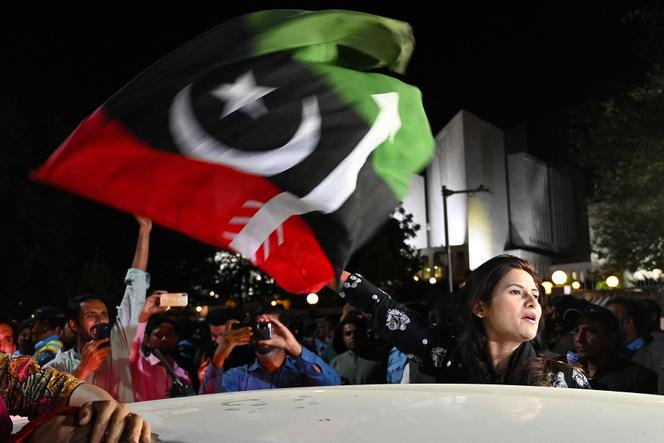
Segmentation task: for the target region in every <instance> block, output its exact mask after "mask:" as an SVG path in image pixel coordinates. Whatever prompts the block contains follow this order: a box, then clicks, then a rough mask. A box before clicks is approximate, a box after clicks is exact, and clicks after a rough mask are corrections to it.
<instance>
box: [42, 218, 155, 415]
mask: <svg viewBox="0 0 664 443" xmlns="http://www.w3.org/2000/svg"><path fill="white" fill-rule="evenodd" d="M136 219H137V220H138V224H139V232H138V243H137V245H136V252H135V254H134V260H133V263H132V265H131V268H130V269H129V271H127V276H126V278H125V283H126V285H127V286H126V289H125V293H124V297H123V298H122V301H121V302H120V306H118V315H117V318H116V319H115V322H114V323H113V325H112V327H111V330H110V336H109V338H102V339H99V340H98V339H97V338H98V335H97V332H98V330H101V329H102V328H103V327H100V325H104V324H108V323H109V315H108V309H107V308H106V304H105V303H104V302H103V300H101V299H100V298H99V297H98V296H94V295H84V296H81V297H77V298H75V299H74V300H72V301H71V302H70V303H69V305H68V306H67V318H68V320H67V321H68V323H69V326H70V327H71V329H72V331H74V333H75V334H76V345H75V346H74V347H73V348H71V349H70V350H68V351H66V352H62V353H60V354H58V355H57V356H56V357H55V358H54V359H53V360H52V361H51V362H49V363H48V364H47V365H46V367H51V368H55V369H58V370H60V371H66V372H69V373H71V374H73V375H75V376H76V377H78V378H79V379H81V380H85V381H87V382H89V383H92V384H95V385H97V386H99V387H100V388H102V389H104V390H105V391H107V392H108V393H110V394H111V395H112V396H113V398H115V399H116V400H118V401H121V402H126V403H129V402H133V401H134V395H133V390H132V380H131V371H130V368H129V350H130V348H131V343H132V341H133V339H134V336H135V335H136V328H137V326H138V319H139V316H140V313H141V310H142V309H143V304H144V303H145V294H146V292H147V289H148V287H149V285H150V275H149V274H148V273H147V264H148V253H149V245H150V230H151V228H152V222H151V221H150V220H149V219H146V218H143V217H140V216H136Z"/></svg>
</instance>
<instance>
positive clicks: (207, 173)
mask: <svg viewBox="0 0 664 443" xmlns="http://www.w3.org/2000/svg"><path fill="white" fill-rule="evenodd" d="M32 177H33V179H35V180H38V181H41V182H45V183H49V184H52V185H55V186H57V187H60V188H63V189H66V190H67V191H70V192H73V193H75V194H79V195H82V196H84V197H87V198H90V199H92V200H96V201H99V202H102V203H105V204H107V205H109V206H113V207H115V208H117V209H120V210H123V211H126V212H130V213H137V214H140V215H143V216H146V217H149V218H151V219H152V220H153V221H154V222H155V223H158V224H160V225H162V226H165V227H168V228H171V229H173V230H175V231H178V232H182V233H184V234H187V235H189V236H190V237H193V238H195V239H197V240H200V241H203V242H205V243H209V244H212V245H214V246H219V247H222V248H225V249H228V248H229V247H228V245H229V242H230V240H229V239H228V238H225V237H224V232H229V233H232V232H235V233H237V232H239V231H240V230H241V229H242V226H241V225H238V224H230V223H229V222H230V220H231V219H232V218H233V217H251V216H252V215H253V214H254V213H255V212H256V211H257V208H249V207H243V205H244V204H245V203H246V202H248V201H258V202H262V203H266V202H267V201H268V200H270V199H271V198H272V197H274V196H275V195H277V194H279V193H280V192H281V190H280V189H279V188H277V187H276V186H275V185H274V184H273V183H272V182H270V181H269V180H266V179H265V178H262V177H258V176H253V175H248V174H245V173H242V172H238V171H236V170H234V169H231V168H228V167H226V166H223V165H218V164H211V163H205V162H201V161H198V160H193V159H191V158H188V157H184V156H182V155H178V154H174V153H169V152H165V151H160V150H157V149H154V148H151V147H150V146H149V145H147V144H146V143H144V142H143V141H141V140H139V139H137V138H136V137H135V136H134V135H133V134H131V133H130V132H129V131H128V130H127V129H126V128H125V127H124V126H123V125H122V123H121V122H119V121H117V120H109V119H108V117H107V116H106V114H105V113H104V111H103V108H99V109H98V110H97V111H95V112H94V113H93V114H92V115H91V116H89V117H88V118H87V119H85V120H84V121H83V122H82V123H81V124H80V125H79V127H78V128H77V129H76V131H74V132H73V133H72V135H71V136H70V137H69V138H68V139H67V140H65V142H64V143H63V144H62V145H61V146H60V147H59V148H58V150H57V151H56V152H55V153H54V154H53V155H52V156H51V157H50V158H49V160H48V161H47V162H46V163H45V164H44V165H43V166H42V167H40V168H39V169H37V170H36V171H34V172H33V174H32ZM282 228H283V239H284V242H283V243H282V244H281V245H280V246H278V245H277V233H276V232H273V233H272V234H271V235H270V238H269V241H270V245H269V257H268V259H267V260H263V252H264V251H263V248H264V247H261V248H260V249H259V250H258V251H257V253H256V264H257V266H258V267H260V268H261V269H263V270H264V271H265V272H267V273H268V274H270V275H271V276H272V277H273V278H274V279H275V280H276V281H277V283H278V284H279V285H280V286H281V287H282V288H284V289H285V290H287V291H289V292H295V293H304V292H311V291H317V290H318V289H320V288H321V287H322V286H324V285H325V284H326V283H328V282H330V281H332V280H333V279H334V271H333V269H332V266H331V264H330V262H329V261H328V259H327V257H326V256H325V253H324V252H323V250H322V248H321V247H320V245H319V244H318V241H317V240H316V238H315V236H314V234H313V232H312V230H311V229H310V228H309V226H308V225H307V224H306V223H305V222H304V221H303V220H302V219H301V218H300V217H297V216H294V217H290V218H289V219H288V220H287V221H286V222H285V223H284V224H283V225H282Z"/></svg>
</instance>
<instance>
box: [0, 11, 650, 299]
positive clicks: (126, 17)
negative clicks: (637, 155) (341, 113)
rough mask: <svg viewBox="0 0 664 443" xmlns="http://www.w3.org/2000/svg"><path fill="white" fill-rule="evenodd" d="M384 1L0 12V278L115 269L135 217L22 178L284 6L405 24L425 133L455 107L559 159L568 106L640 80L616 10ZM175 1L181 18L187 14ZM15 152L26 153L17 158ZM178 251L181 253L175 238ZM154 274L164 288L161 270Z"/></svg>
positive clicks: (129, 247) (629, 35) (39, 287)
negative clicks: (189, 45)
mask: <svg viewBox="0 0 664 443" xmlns="http://www.w3.org/2000/svg"><path fill="white" fill-rule="evenodd" d="M246 3H249V2H246ZM381 3H382V2H360V1H355V2H314V1H310V2H291V3H288V4H280V3H277V2H251V3H250V4H251V6H246V7H228V6H226V7H210V6H206V7H205V8H201V9H197V8H196V7H195V5H193V4H190V3H186V4H182V3H180V4H177V5H176V4H174V5H176V6H172V7H165V8H164V7H160V9H159V11H157V10H142V11H136V10H133V9H128V8H122V6H120V5H117V4H108V5H105V6H104V5H97V6H95V8H101V9H99V10H97V9H96V11H97V12H92V11H88V10H85V9H78V10H77V11H76V14H74V13H73V11H70V12H69V13H67V12H66V11H62V10H58V11H57V12H55V11H53V12H52V13H49V11H44V10H40V11H39V12H40V14H39V16H33V15H32V14H35V13H36V11H29V10H26V11H23V13H21V12H18V13H16V14H14V15H11V16H10V15H9V14H8V15H6V16H5V17H4V20H5V22H10V23H4V24H3V26H2V27H1V28H2V30H1V31H0V32H1V33H2V34H1V38H2V42H3V43H2V64H1V65H2V75H3V77H4V78H5V80H4V89H5V90H4V91H3V92H2V99H1V102H0V104H2V105H3V108H0V112H7V115H4V116H1V117H2V121H0V130H2V131H4V133H5V135H4V143H3V147H2V157H0V160H2V162H5V164H4V165H3V164H2V162H0V172H2V174H4V175H5V176H4V177H3V186H2V191H3V192H2V193H3V195H2V200H3V206H4V205H5V204H6V202H9V205H8V206H9V209H10V211H9V212H8V214H9V216H6V217H4V219H3V220H2V233H3V234H2V235H3V237H2V238H1V241H2V245H3V250H4V251H11V252H10V253H9V254H6V253H5V254H3V261H2V262H1V263H0V269H2V270H3V272H10V273H13V274H15V275H18V277H17V278H18V279H19V280H20V278H27V277H25V276H26V275H30V272H37V273H38V275H39V276H40V278H39V279H35V281H32V280H31V282H30V284H29V285H27V289H26V290H27V291H28V292H31V291H33V292H34V291H43V290H45V289H46V288H48V287H49V286H48V285H49V284H50V282H49V279H50V280H53V279H55V278H59V284H60V287H62V286H67V281H68V280H66V279H65V278H64V277H62V276H61V275H60V274H62V273H63V272H70V271H73V272H76V266H77V263H78V262H83V261H90V260H96V259H99V258H100V257H101V259H103V260H108V261H109V262H110V263H111V266H112V267H113V271H114V272H115V273H117V274H121V273H122V272H124V269H126V268H125V267H126V266H127V265H128V264H129V263H128V262H129V261H130V258H131V252H132V251H133V242H134V239H135V232H136V231H135V225H134V224H133V222H132V221H131V219H130V218H128V217H127V216H126V215H124V214H117V213H115V212H113V211H111V210H108V209H105V208H101V207H100V206H98V205H95V204H92V203H88V202H83V201H81V200H80V199H78V198H76V197H70V196H64V193H62V192H60V191H57V190H52V189H45V188H44V187H43V186H41V185H36V184H32V183H29V182H28V179H27V176H28V171H29V170H30V169H33V168H34V167H36V166H37V165H39V164H40V163H41V162H43V161H44V160H45V159H46V158H47V157H48V155H49V154H50V153H51V152H52V151H53V150H54V149H55V148H56V147H57V145H58V144H59V143H60V142H61V141H62V140H63V139H64V137H65V136H66V135H67V134H68V133H69V132H70V131H71V130H73V128H74V127H75V126H76V125H77V124H78V122H79V121H80V120H81V119H82V118H84V117H85V116H86V115H88V114H89V113H91V112H92V111H93V110H94V109H95V108H96V107H98V106H99V105H100V104H102V103H103V102H104V101H105V100H106V99H107V98H108V97H109V96H110V95H112V94H113V93H114V92H116V91H117V90H118V89H119V88H121V87H122V86H123V85H124V84H125V83H127V82H128V81H129V80H130V79H131V78H132V77H133V76H134V75H136V74H137V73H139V72H140V71H141V70H143V69H144V68H146V67H147V66H149V65H150V64H151V63H153V62H154V61H156V60H157V59H158V58H160V57H161V56H163V55H165V54H167V53H168V52H170V51H171V50H173V49H175V48H176V47H178V46H179V45H181V44H183V43H185V42H187V41H188V40H190V39H192V38H194V37H196V36H197V35H199V34H200V33H202V32H205V31H206V30H208V29H210V28H212V27H214V26H216V25H217V24H219V23H222V22H223V21H225V20H227V19H230V18H233V17H235V16H237V15H241V14H243V13H246V12H250V11H253V10H260V9H266V8H274V7H286V6H287V7H289V8H298V7H299V8H303V9H331V8H334V9H355V10H362V11H366V12H373V13H378V14H381V15H385V16H388V17H392V18H397V19H401V20H404V21H408V22H409V23H411V24H412V25H413V28H414V31H415V38H416V48H415V52H414V56H413V59H412V61H411V63H410V67H409V70H408V73H407V75H406V77H405V80H406V81H407V82H409V83H412V84H414V85H416V86H418V87H420V89H421V90H422V92H423V96H424V104H425V108H426V110H427V113H428V115H429V119H430V123H431V127H432V129H433V131H434V133H437V132H438V131H439V130H440V129H442V127H443V126H444V125H445V123H446V122H447V121H448V120H449V119H450V118H451V117H452V116H453V115H454V114H455V113H456V112H457V111H458V110H459V109H461V108H464V109H466V110H469V111H470V112H473V113H474V114H476V115H478V116H479V117H481V118H483V119H485V120H488V121H489V122H491V123H494V124H496V125H497V126H499V127H501V128H503V129H509V128H510V127H513V126H515V125H518V124H520V123H523V122H525V123H527V125H528V136H529V142H530V145H529V149H530V151H531V152H532V153H533V154H535V155H538V156H540V157H542V158H544V159H546V160H554V159H557V158H561V157H564V156H565V155H564V152H565V151H564V134H565V129H566V127H567V126H566V125H567V117H566V115H567V114H566V110H568V109H570V108H573V107H576V106H578V105H580V104H582V103H584V102H586V101H587V100H589V99H592V98H599V97H603V96H606V95H609V94H610V93H611V92H614V91H616V90H619V89H620V88H621V87H624V85H626V84H629V83H630V82H631V81H633V80H635V79H638V78H639V77H640V76H641V75H643V71H644V65H643V64H642V61H641V60H640V59H639V57H638V56H637V49H638V46H639V40H638V39H639V33H638V32H637V30H636V29H634V27H633V25H630V24H627V23H624V22H623V18H624V16H625V10H626V9H627V8H626V7H625V6H620V5H618V6H612V4H611V3H606V2H603V3H599V2H597V3H596V4H594V5H588V4H585V3H587V2H577V3H584V4H585V5H581V6H580V5H579V4H576V3H571V2H568V3H561V2H555V3H548V4H547V5H546V6H529V7H525V8H524V7H520V8H517V7H516V6H514V7H511V9H510V7H506V6H504V5H501V6H500V7H496V6H493V7H488V9H487V7H486V6H478V5H471V4H469V5H467V6H459V5H454V6H451V5H447V4H438V5H437V7H438V8H439V9H441V11H440V12H435V13H434V12H433V11H432V8H431V6H425V5H428V4H429V3H425V2H408V3H404V2H400V3H396V2H395V3H394V4H395V5H398V6H393V7H386V6H383V5H382V4H381ZM206 4H208V3H206ZM224 4H228V2H224ZM183 5H186V6H187V7H188V8H189V9H188V10H185V11H183V10H182V9H181V8H182V6H183ZM405 5H408V6H409V8H406V7H405ZM104 8H107V9H109V10H108V11H105V10H104ZM111 8H112V9H113V10H112V11H111ZM74 15H76V17H77V18H74ZM7 110H9V111H7ZM16 149H22V150H25V152H21V153H20V155H17V154H15V153H14V152H15V151H16ZM64 200H67V202H68V203H67V204H64V203H62V202H63V201H64ZM72 201H73V202H74V203H73V205H74V206H75V209H71V207H72V203H71V202H72ZM63 208H70V209H67V211H69V212H66V213H65V214H64V215H63V214H60V218H59V219H57V220H60V221H59V222H58V223H60V224H58V223H56V222H54V221H53V220H52V218H51V214H53V213H54V212H59V211H63V210H64V209H63ZM158 231H159V230H158ZM154 235H155V236H156V241H155V242H154V243H155V247H154V248H153V253H152V254H153V255H152V256H153V257H155V256H160V255H162V256H177V255H178V254H179V251H177V250H176V251H174V250H172V249H169V248H170V246H168V245H172V244H173V243H171V241H172V238H171V237H169V235H170V236H172V235H173V234H167V233H163V232H161V233H160V232H156V233H155V234H154ZM159 236H163V237H164V238H165V240H163V241H160V239H159ZM36 248H41V251H47V252H45V253H44V255H45V257H43V258H42V257H39V258H38V257H36V255H37V254H36V253H35V250H36ZM177 248H180V249H182V248H185V249H186V248H191V246H189V244H187V243H186V242H185V243H180V244H179V246H177V247H176V249H177ZM62 250H71V252H72V253H71V257H67V258H68V259H70V260H71V261H72V264H71V265H68V266H70V267H69V268H67V267H66V266H65V265H64V264H63V265H62V266H60V267H59V268H57V269H54V270H52V272H51V274H52V275H51V274H49V273H48V269H47V268H48V267H49V263H51V262H52V261H53V260H60V258H58V257H52V256H50V255H52V253H51V252H49V251H52V252H53V253H57V251H62ZM63 259H64V258H63ZM16 263H19V264H20V266H18V267H17V266H16ZM59 264H60V263H59ZM155 272H156V273H157V274H158V273H159V271H158V270H155ZM58 273H59V274H58ZM154 276H155V275H154V273H153V277H154ZM11 277H13V276H10V275H6V276H4V281H5V284H4V286H0V294H1V293H3V292H9V293H10V296H11V297H12V298H13V300H16V297H19V298H21V297H23V298H25V296H26V295H25V294H23V295H19V294H16V293H15V292H16V291H17V288H22V287H23V286H25V283H24V282H21V281H18V282H13V281H12V278H11ZM61 277H62V278H61ZM157 277H162V278H163V279H164V280H167V279H166V277H167V272H164V273H163V274H162V275H161V276H160V275H157ZM157 279H158V278H157ZM42 280H43V281H42ZM7 282H9V283H7ZM54 285H55V287H58V285H57V284H55V283H54ZM27 295H28V296H29V294H27ZM68 295H69V294H68Z"/></svg>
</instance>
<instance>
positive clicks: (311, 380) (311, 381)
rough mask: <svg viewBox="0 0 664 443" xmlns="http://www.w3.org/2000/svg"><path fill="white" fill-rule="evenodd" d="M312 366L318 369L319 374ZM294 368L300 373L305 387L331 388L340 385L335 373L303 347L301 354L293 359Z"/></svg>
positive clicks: (339, 379) (337, 375)
mask: <svg viewBox="0 0 664 443" xmlns="http://www.w3.org/2000/svg"><path fill="white" fill-rule="evenodd" d="M314 365H315V366H318V368H320V373H319V372H318V371H317V370H316V367H315V366H314ZM295 366H296V367H297V368H298V369H299V370H300V371H302V374H303V375H304V379H305V383H306V386H333V385H338V384H339V383H341V378H340V377H339V374H337V371H335V370H334V369H332V367H331V366H330V365H328V364H327V363H325V361H324V360H323V359H322V358H320V357H319V356H318V355H316V354H314V353H313V352H311V351H310V350H309V349H307V348H305V347H304V346H303V347H302V354H301V355H300V356H299V357H298V358H297V359H295Z"/></svg>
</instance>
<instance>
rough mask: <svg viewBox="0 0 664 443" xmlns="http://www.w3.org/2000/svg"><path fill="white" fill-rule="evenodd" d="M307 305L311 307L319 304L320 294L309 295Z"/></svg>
mask: <svg viewBox="0 0 664 443" xmlns="http://www.w3.org/2000/svg"><path fill="white" fill-rule="evenodd" d="M307 303H309V304H310V305H315V304H316V303H318V294H316V293H315V292H312V293H311V294H309V295H307Z"/></svg>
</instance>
